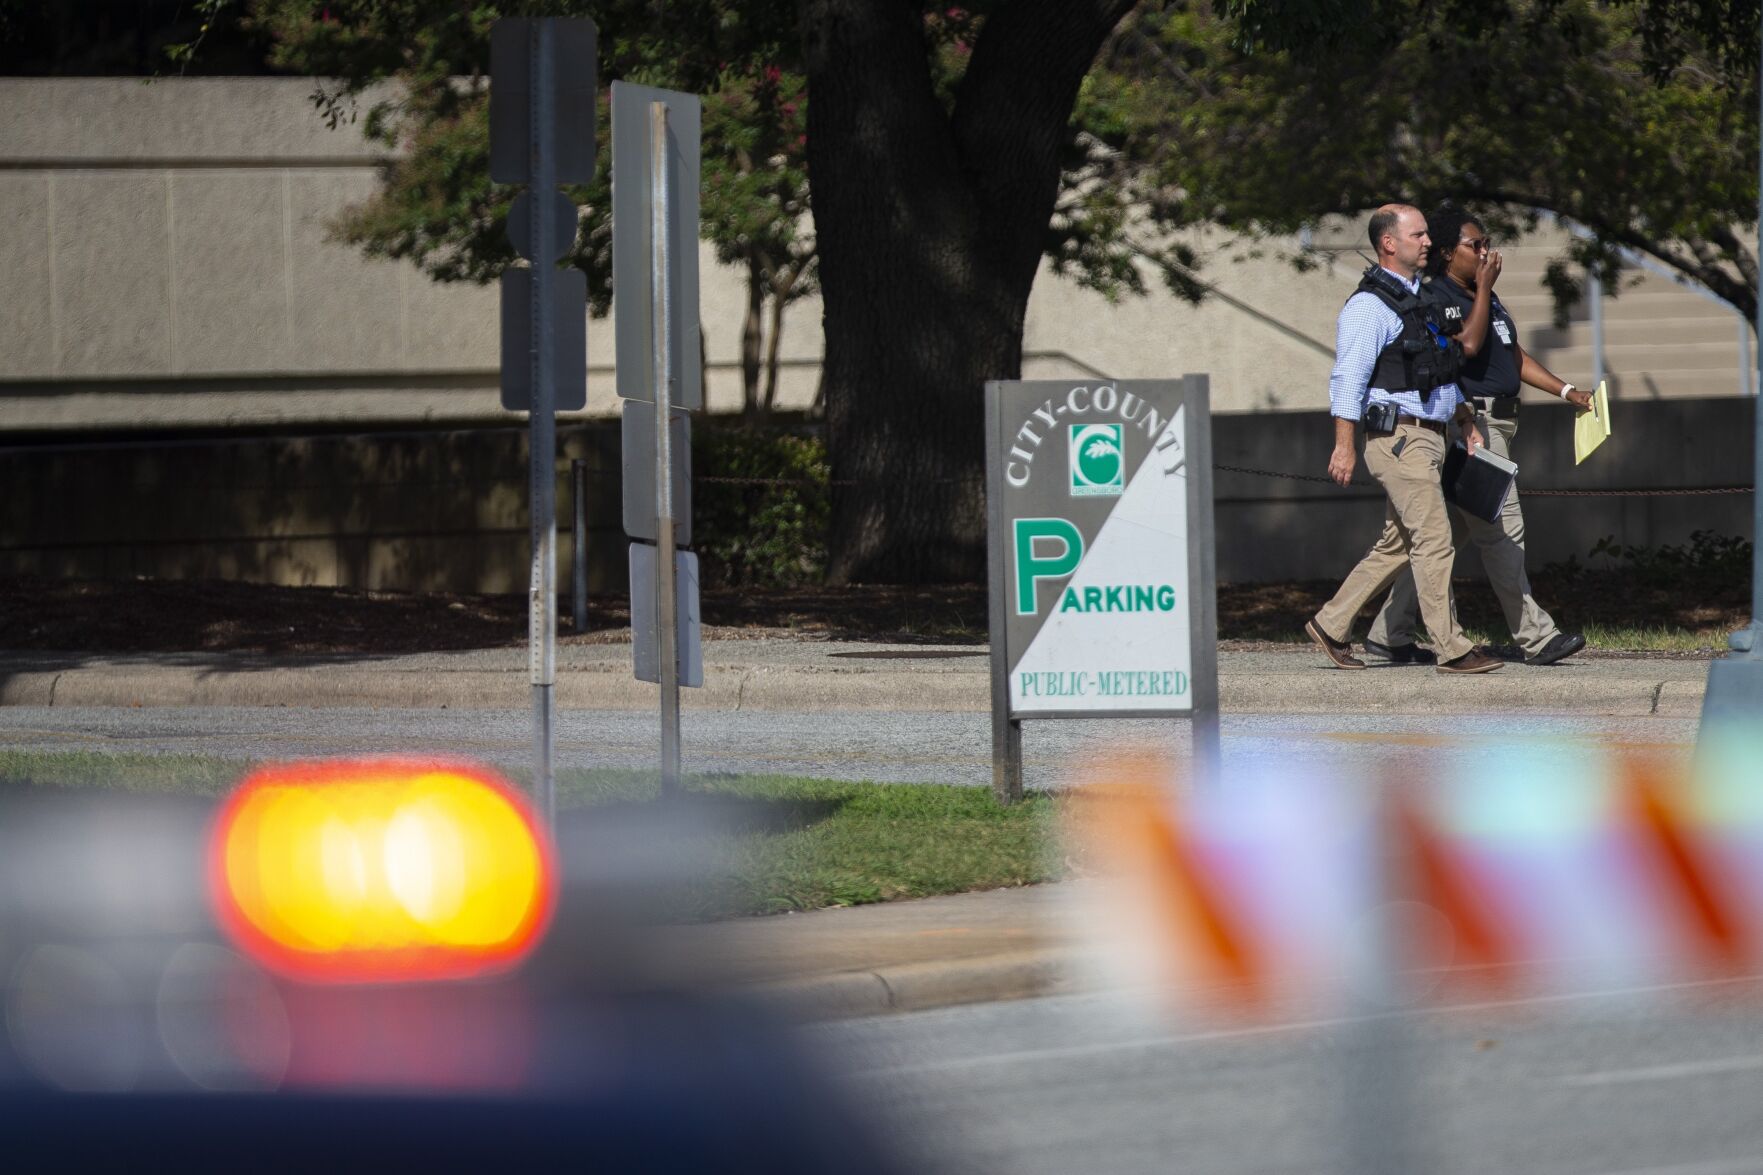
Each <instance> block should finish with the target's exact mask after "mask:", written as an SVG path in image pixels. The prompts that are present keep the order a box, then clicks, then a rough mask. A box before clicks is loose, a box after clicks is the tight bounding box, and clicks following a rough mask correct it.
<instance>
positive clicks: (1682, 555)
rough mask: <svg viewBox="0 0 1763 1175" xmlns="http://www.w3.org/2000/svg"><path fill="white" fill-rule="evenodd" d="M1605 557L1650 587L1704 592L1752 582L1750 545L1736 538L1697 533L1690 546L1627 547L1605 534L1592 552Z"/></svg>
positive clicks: (1595, 555)
mask: <svg viewBox="0 0 1763 1175" xmlns="http://www.w3.org/2000/svg"><path fill="white" fill-rule="evenodd" d="M1600 555H1602V556H1604V557H1605V558H1607V559H1608V560H1610V561H1611V562H1612V563H1615V564H1622V565H1623V567H1622V570H1623V571H1625V572H1626V573H1628V574H1630V575H1632V576H1634V578H1635V580H1636V581H1637V582H1638V583H1640V584H1642V585H1644V586H1647V587H1655V588H1675V587H1691V586H1693V587H1696V588H1699V589H1701V590H1702V591H1705V592H1711V593H1712V592H1722V591H1732V590H1741V589H1744V588H1747V587H1749V586H1750V583H1751V543H1750V540H1748V539H1742V538H1738V537H1737V536H1734V535H1718V534H1715V533H1714V532H1713V531H1711V530H1698V531H1695V532H1693V533H1692V534H1691V535H1690V541H1689V545H1688V546H1676V545H1673V544H1666V545H1664V546H1659V547H1636V546H1625V545H1624V544H1622V543H1619V542H1617V541H1616V536H1615V535H1605V536H1604V537H1603V538H1601V539H1599V540H1598V542H1597V545H1596V546H1594V547H1593V548H1592V550H1591V558H1594V559H1595V558H1597V557H1598V556H1600Z"/></svg>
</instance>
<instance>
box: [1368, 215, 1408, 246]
mask: <svg viewBox="0 0 1763 1175" xmlns="http://www.w3.org/2000/svg"><path fill="white" fill-rule="evenodd" d="M1400 215H1401V213H1400V212H1399V211H1398V210H1397V209H1396V208H1395V207H1393V206H1391V205H1387V204H1386V205H1385V206H1384V207H1382V208H1379V209H1378V210H1377V211H1376V212H1373V213H1372V214H1371V223H1370V225H1368V226H1367V227H1366V230H1365V231H1366V235H1367V236H1369V237H1370V238H1371V251H1372V252H1373V253H1376V252H1378V251H1379V250H1380V249H1382V248H1383V244H1382V242H1383V239H1384V236H1385V235H1386V234H1388V233H1393V232H1395V231H1396V218H1397V217H1398V216H1400Z"/></svg>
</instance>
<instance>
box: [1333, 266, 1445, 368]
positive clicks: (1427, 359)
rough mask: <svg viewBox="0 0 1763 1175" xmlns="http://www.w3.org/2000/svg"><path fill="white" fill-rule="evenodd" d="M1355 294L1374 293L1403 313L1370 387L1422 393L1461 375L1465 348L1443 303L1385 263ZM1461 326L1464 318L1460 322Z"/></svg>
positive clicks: (1362, 281)
mask: <svg viewBox="0 0 1763 1175" xmlns="http://www.w3.org/2000/svg"><path fill="white" fill-rule="evenodd" d="M1353 292H1354V293H1355V294H1361V293H1363V294H1372V295H1375V296H1376V297H1377V299H1378V300H1379V301H1380V302H1382V303H1383V304H1384V305H1385V306H1388V307H1389V308H1390V309H1391V310H1394V311H1395V312H1396V314H1397V315H1399V316H1400V317H1401V319H1402V333H1401V334H1400V335H1398V336H1396V339H1395V341H1394V342H1392V343H1390V345H1389V346H1387V347H1385V348H1384V349H1383V350H1381V351H1379V352H1378V353H1377V363H1376V364H1375V365H1373V367H1372V369H1371V380H1370V382H1369V383H1368V384H1367V385H1366V386H1367V387H1373V388H1382V389H1384V390H1385V391H1389V392H1402V391H1417V392H1419V393H1420V394H1421V396H1422V397H1425V396H1426V395H1428V394H1430V393H1431V392H1432V390H1433V389H1434V388H1439V387H1443V386H1444V385H1445V384H1448V383H1453V382H1455V381H1456V379H1457V372H1458V370H1459V369H1460V368H1461V367H1462V365H1463V348H1462V347H1461V346H1460V345H1459V344H1458V343H1457V341H1456V340H1455V339H1453V338H1451V337H1450V335H1451V333H1452V332H1450V331H1449V330H1447V327H1446V323H1445V319H1444V316H1443V314H1442V313H1441V311H1440V308H1439V306H1438V304H1437V303H1436V302H1435V301H1434V300H1433V299H1431V298H1429V297H1427V296H1426V294H1425V293H1424V291H1423V292H1422V293H1419V294H1413V293H1410V292H1409V291H1408V287H1407V286H1405V285H1403V284H1402V283H1401V282H1400V281H1398V280H1396V278H1395V276H1394V275H1392V274H1391V273H1389V272H1388V271H1387V270H1385V269H1384V268H1383V267H1382V266H1379V265H1373V266H1372V267H1371V268H1370V269H1367V270H1366V271H1365V276H1363V277H1361V278H1360V279H1359V288H1358V289H1356V290H1354V291H1353ZM1455 326H1456V328H1457V329H1458V330H1461V329H1462V323H1460V322H1459V323H1456V324H1455Z"/></svg>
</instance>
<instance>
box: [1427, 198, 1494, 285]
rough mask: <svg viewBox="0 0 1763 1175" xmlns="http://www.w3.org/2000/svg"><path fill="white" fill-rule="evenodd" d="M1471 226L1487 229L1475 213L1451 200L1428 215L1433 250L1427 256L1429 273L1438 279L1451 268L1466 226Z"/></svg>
mask: <svg viewBox="0 0 1763 1175" xmlns="http://www.w3.org/2000/svg"><path fill="white" fill-rule="evenodd" d="M1471 224H1473V225H1474V226H1475V227H1476V228H1479V229H1485V228H1486V226H1485V225H1483V224H1482V223H1481V221H1479V220H1477V219H1476V218H1475V216H1474V214H1473V213H1471V212H1468V211H1466V210H1465V209H1462V208H1459V207H1457V206H1456V205H1455V204H1453V203H1451V202H1450V201H1449V200H1447V201H1445V202H1444V203H1443V204H1440V205H1439V206H1438V207H1437V208H1435V209H1433V210H1432V212H1431V213H1430V214H1428V216H1427V218H1426V235H1427V236H1429V237H1431V238H1432V249H1431V250H1430V251H1429V252H1428V253H1427V255H1426V272H1427V273H1429V274H1431V275H1432V276H1433V277H1437V276H1438V275H1439V274H1441V273H1443V272H1445V270H1446V269H1447V268H1449V267H1450V264H1451V254H1452V253H1453V252H1455V251H1456V248H1457V244H1458V242H1460V241H1461V240H1462V239H1463V229H1464V226H1465V225H1471Z"/></svg>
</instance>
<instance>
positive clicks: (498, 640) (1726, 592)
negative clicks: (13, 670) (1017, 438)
mask: <svg viewBox="0 0 1763 1175" xmlns="http://www.w3.org/2000/svg"><path fill="white" fill-rule="evenodd" d="M1337 586H1338V585H1337V584H1335V583H1333V582H1330V581H1307V582H1301V583H1277V584H1245V585H1224V586H1221V587H1220V588H1219V591H1218V628H1219V636H1220V638H1221V639H1223V640H1224V641H1226V642H1229V643H1230V644H1233V645H1238V646H1239V647H1240V646H1248V645H1253V644H1258V643H1263V642H1279V643H1289V642H1291V641H1293V640H1296V639H1300V632H1299V630H1300V629H1301V627H1302V625H1303V623H1304V620H1305V619H1306V618H1308V617H1309V616H1311V615H1312V614H1314V612H1315V611H1316V609H1317V608H1319V607H1320V606H1321V605H1322V603H1323V601H1325V600H1326V599H1327V598H1328V597H1329V595H1330V594H1331V593H1333V591H1334V590H1335V588H1336V587H1337ZM1535 586H1536V592H1537V596H1538V598H1539V599H1540V600H1542V601H1543V604H1544V606H1545V607H1547V608H1548V609H1549V610H1550V611H1551V612H1552V613H1553V614H1554V615H1555V617H1556V618H1557V619H1558V620H1559V621H1560V622H1561V623H1562V625H1563V626H1564V627H1567V628H1569V629H1573V628H1576V627H1578V626H1580V625H1584V624H1588V623H1599V624H1603V625H1606V626H1609V627H1634V628H1648V629H1656V628H1665V629H1671V628H1677V629H1685V630H1688V631H1698V632H1699V631H1707V632H1709V633H1710V634H1720V635H1719V636H1718V637H1713V638H1711V639H1713V640H1714V643H1716V644H1720V643H1723V634H1724V633H1725V632H1727V631H1729V630H1731V629H1734V628H1738V627H1742V626H1743V625H1745V624H1746V623H1748V622H1749V620H1750V595H1749V591H1748V588H1746V589H1742V590H1741V589H1739V588H1737V587H1735V586H1728V587H1725V588H1721V589H1718V590H1709V589H1708V588H1707V586H1706V585H1700V586H1696V585H1689V584H1685V585H1683V587H1682V588H1681V589H1680V588H1677V587H1658V586H1654V587H1647V586H1643V585H1638V584H1635V583H1633V582H1631V581H1629V579H1628V577H1624V576H1621V575H1619V574H1617V573H1612V572H1584V571H1582V572H1580V573H1578V574H1576V575H1571V576H1551V575H1549V574H1546V573H1545V574H1541V575H1538V576H1537V579H1536V585H1535ZM1457 597H1458V607H1459V609H1460V611H1461V613H1462V616H1463V619H1464V622H1465V623H1466V624H1469V625H1471V626H1477V627H1481V628H1484V629H1487V630H1489V631H1493V632H1504V631H1505V624H1504V621H1503V620H1502V619H1501V617H1500V613H1499V607H1498V605H1497V603H1496V602H1495V600H1494V597H1493V593H1492V592H1491V591H1490V590H1489V589H1488V587H1487V585H1486V583H1484V582H1479V581H1472V580H1464V581H1460V582H1459V584H1458V587H1457ZM703 616H704V624H705V632H706V635H710V636H716V637H721V638H725V639H726V638H731V637H762V636H768V635H776V634H779V633H791V634H795V635H799V636H810V637H818V638H821V639H826V640H859V641H889V642H903V643H913V642H920V643H953V644H970V643H979V642H983V641H984V640H985V639H986V593H985V589H984V588H983V587H981V586H978V585H973V584H960V585H952V586H937V587H897V586H887V585H856V586H851V587H844V588H824V587H823V588H791V589H717V590H712V591H708V592H706V593H705V595H704V598H703ZM629 625H630V612H629V609H628V605H627V603H626V601H625V600H624V599H623V598H621V597H596V598H595V599H593V600H592V601H591V602H590V606H589V609H588V625H587V627H586V629H585V630H584V631H583V632H580V633H577V632H574V631H573V626H572V624H571V620H570V615H569V607H568V604H567V601H565V604H564V607H563V609H562V612H561V616H560V619H559V624H558V635H559V639H560V640H561V641H562V642H564V643H577V642H580V643H611V642H616V641H622V640H625V639H626V637H627V633H628V630H629ZM526 626H527V608H526V597H525V596H524V595H455V594H451V593H445V592H435V593H421V594H419V593H407V592H378V591H364V590H361V589H355V588H327V587H304V588H295V587H276V586H271V585H266V584H252V583H231V582H220V581H212V580H205V581H174V580H156V579H133V580H114V581H113V580H58V579H42V578H37V577H31V576H11V577H4V576H0V650H13V651H25V650H44V651H50V650H53V651H66V652H118V653H147V652H249V653H372V654H398V653H414V652H428V651H437V650H443V651H444V650H451V649H475V648H495V647H502V646H513V645H520V644H523V643H525V641H526ZM1359 631H1361V632H1362V631H1363V622H1362V623H1361V627H1360V630H1359Z"/></svg>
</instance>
